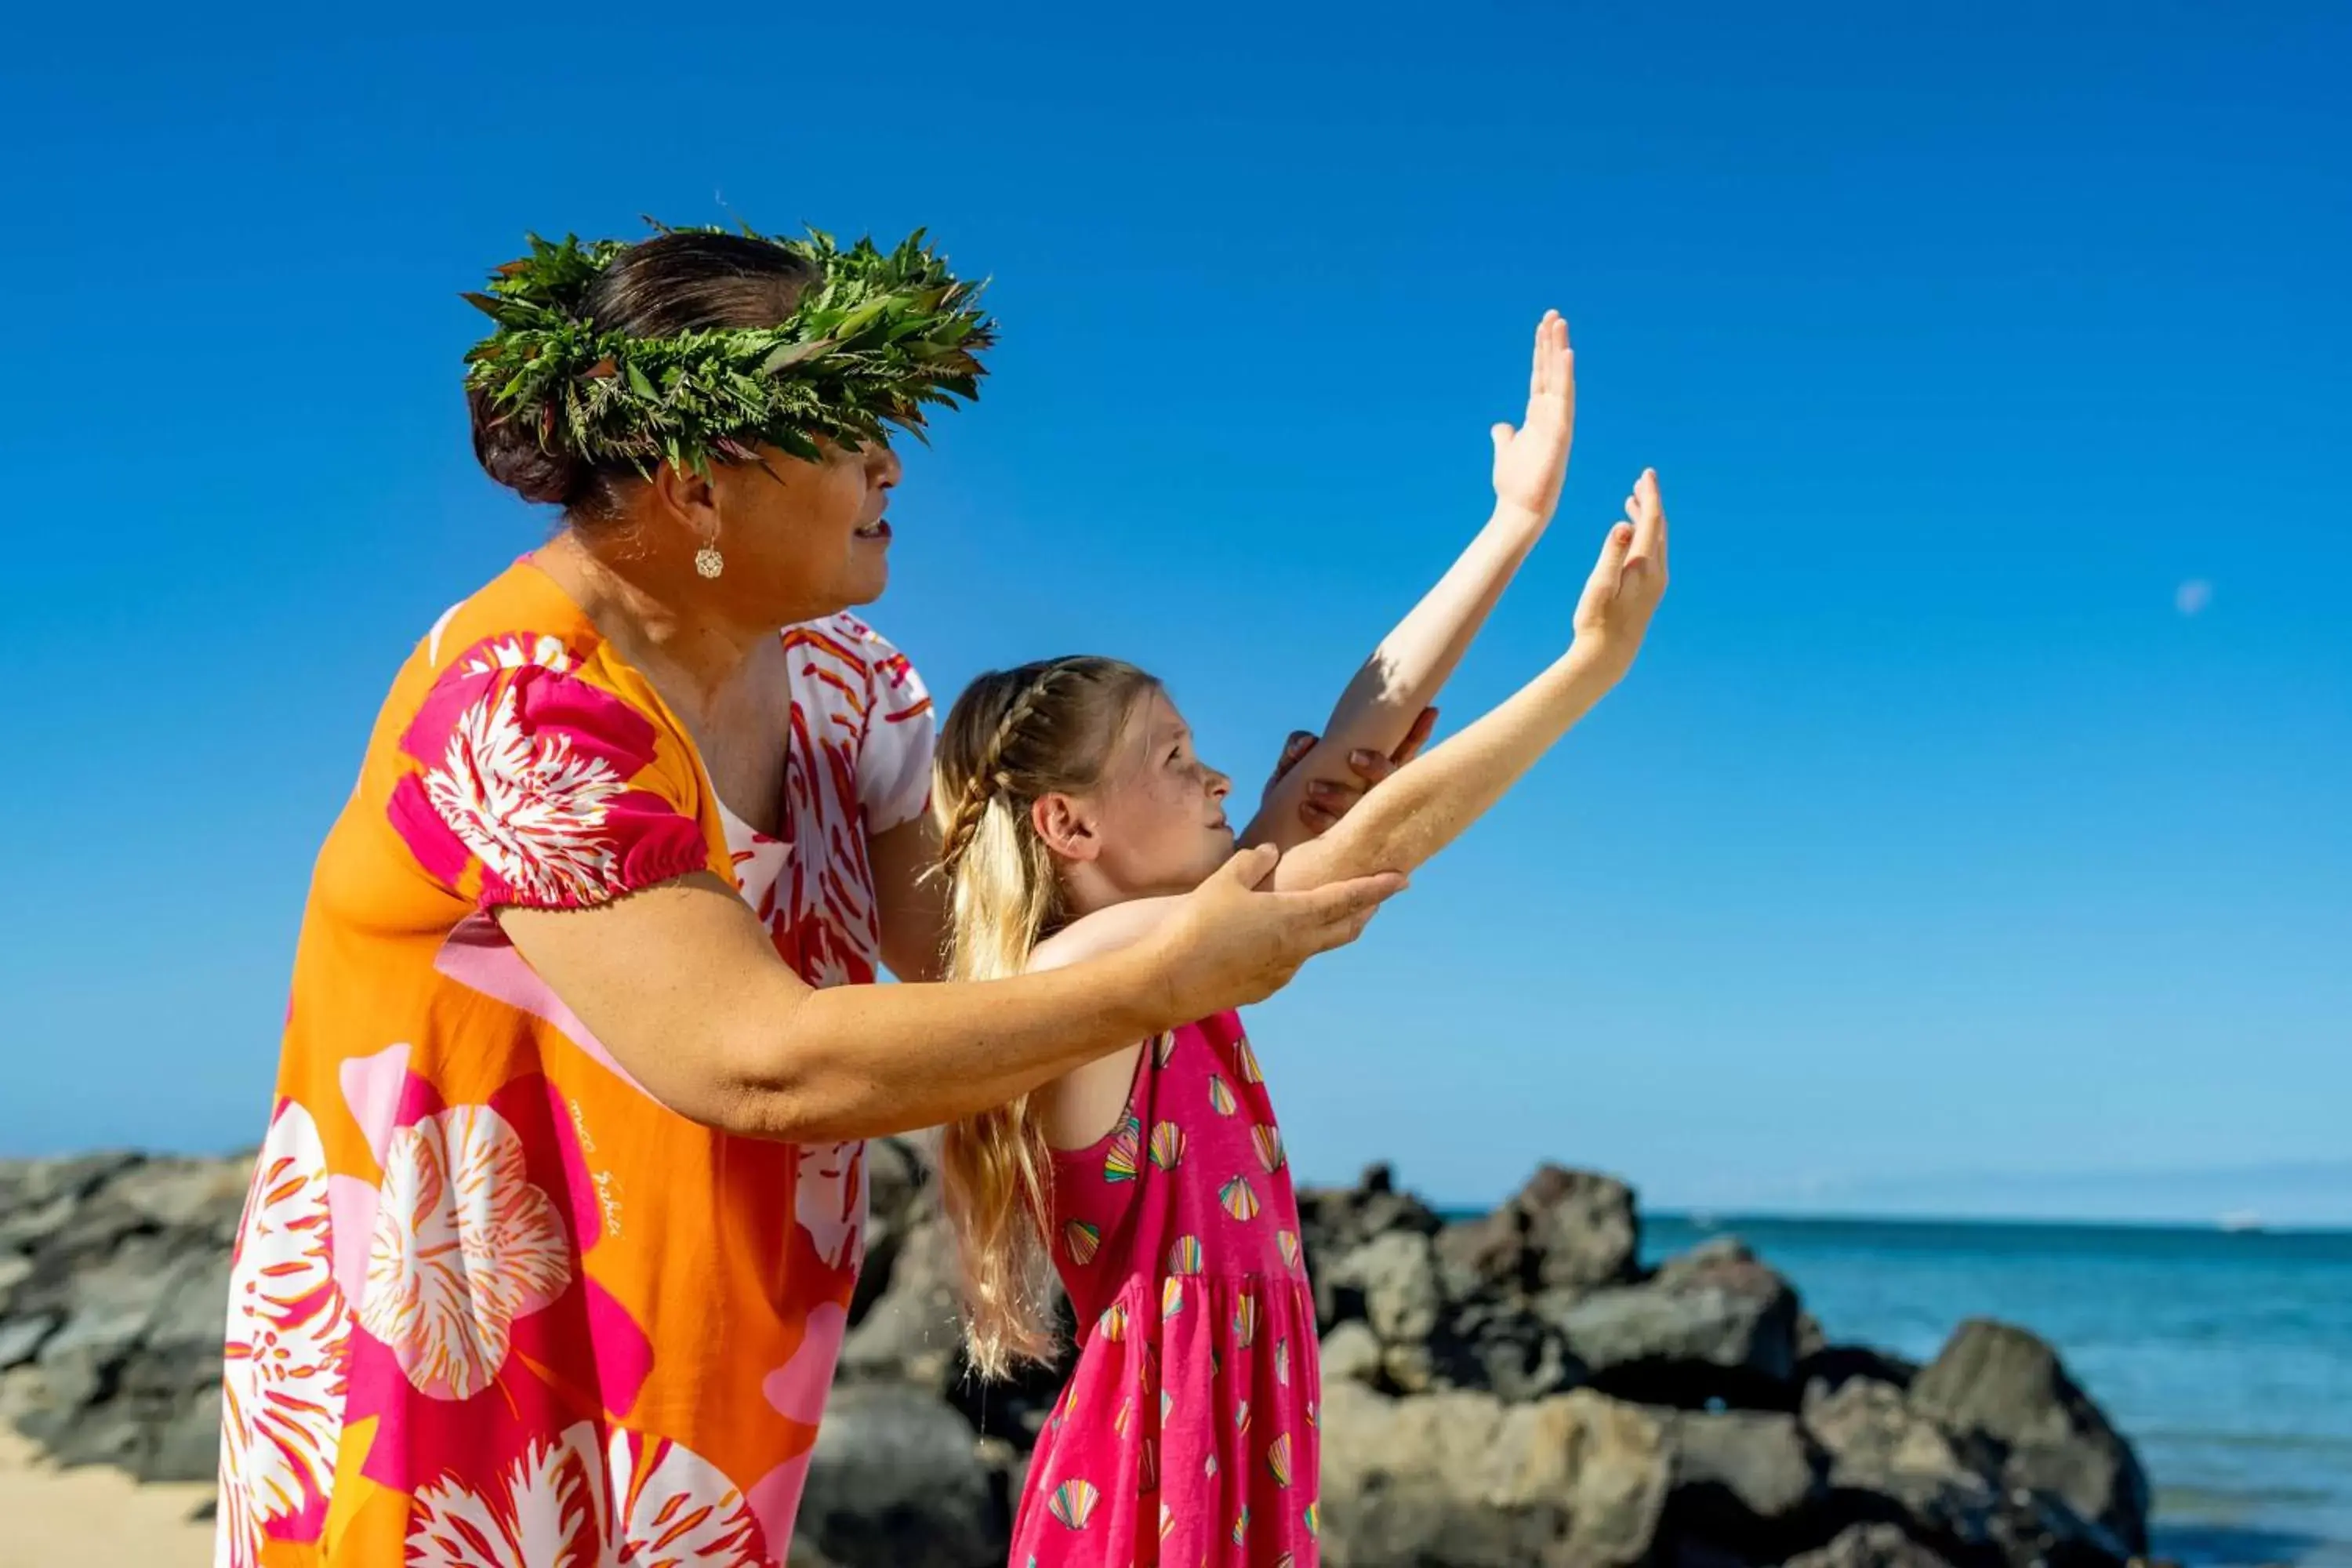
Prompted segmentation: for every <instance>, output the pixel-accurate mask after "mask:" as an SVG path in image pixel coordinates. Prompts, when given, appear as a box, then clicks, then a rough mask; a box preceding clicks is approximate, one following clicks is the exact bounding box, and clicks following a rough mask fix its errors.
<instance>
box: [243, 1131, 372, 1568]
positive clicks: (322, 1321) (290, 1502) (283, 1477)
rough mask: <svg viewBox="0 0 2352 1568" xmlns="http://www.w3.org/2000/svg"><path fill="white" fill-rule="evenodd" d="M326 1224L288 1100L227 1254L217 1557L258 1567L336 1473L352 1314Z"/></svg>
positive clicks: (317, 1156) (322, 1176)
mask: <svg viewBox="0 0 2352 1568" xmlns="http://www.w3.org/2000/svg"><path fill="white" fill-rule="evenodd" d="M330 1225H331V1221H330V1218H329V1211H328V1204H327V1156H326V1150H325V1147H324V1146H323V1145H322V1144H321V1143H320V1141H319V1129H318V1124H317V1123H316V1122H314V1121H312V1120H311V1119H310V1112H309V1111H308V1110H304V1109H303V1108H302V1107H301V1106H299V1105H298V1104H296V1103H295V1102H294V1101H292V1100H288V1101H287V1102H286V1104H285V1105H284V1106H283V1108H281V1109H280V1110H279V1111H278V1117H277V1120H276V1121H273V1122H272V1123H271V1124H270V1129H269V1136H268V1140H267V1141H266V1142H264V1143H263V1145H262V1149H261V1155H260V1158H259V1159H258V1160H257V1161H256V1162H255V1164H254V1172H253V1185H252V1187H251V1189H250V1191H249V1192H248V1193H247V1197H246V1205H245V1215H244V1219H243V1221H242V1222H241V1223H240V1225H239V1226H238V1228H237V1237H236V1251H235V1253H234V1254H233V1260H232V1262H231V1264H230V1272H229V1313H228V1340H227V1345H226V1352H225V1353H224V1358H223V1366H222V1376H221V1473H220V1507H219V1523H218V1525H217V1526H216V1528H215V1563H218V1564H221V1565H222V1568H252V1565H253V1564H254V1563H257V1561H258V1560H259V1558H260V1555H261V1545H262V1542H263V1539H264V1538H265V1536H267V1535H268V1534H270V1533H272V1532H274V1531H277V1530H278V1527H281V1526H285V1525H288V1524H289V1522H291V1521H297V1520H299V1519H301V1518H303V1517H304V1516H306V1515H312V1514H313V1512H314V1509H316V1508H322V1507H323V1504H324V1500H325V1498H326V1495H327V1489H328V1487H329V1485H330V1483H331V1480H332V1479H333V1476H334V1468H335V1447H336V1444H337V1442H338V1440H339V1439H340V1438H341V1435H342V1426H343V1394H344V1390H345V1374H346V1372H347V1370H348V1368H349V1366H350V1361H351V1331H352V1314H351V1308H350V1306H349V1304H348V1303H347V1302H345V1300H343V1294H342V1292H341V1290H340V1289H337V1288H336V1284H335V1268H334V1247H333V1245H332V1237H331V1231H330ZM316 1528H317V1526H316V1522H315V1519H314V1520H313V1522H312V1523H311V1525H310V1529H311V1531H313V1532H315V1531H316Z"/></svg>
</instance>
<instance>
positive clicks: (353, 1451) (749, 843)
mask: <svg viewBox="0 0 2352 1568" xmlns="http://www.w3.org/2000/svg"><path fill="white" fill-rule="evenodd" d="M784 637H785V641H786V644H787V647H788V649H789V651H790V653H791V665H792V673H791V680H792V686H793V690H792V697H793V703H792V725H793V734H792V740H791V746H790V758H789V761H788V763H787V777H786V780H785V789H784V802H785V805H784V822H783V829H784V831H783V836H782V837H781V838H778V839H771V838H768V837H765V836H763V835H760V834H756V833H754V832H752V831H751V829H749V828H748V827H746V826H744V825H743V824H742V823H741V822H740V821H737V820H736V819H735V818H734V817H733V816H731V814H730V813H729V812H728V811H727V809H726V808H725V806H724V805H721V804H720V802H719V800H718V798H717V797H716V796H715V795H713V793H712V791H711V788H710V785H709V781H708V779H707V778H706V776H705V775H704V773H703V772H702V769H701V765H700V763H699V762H698V759H697V757H696V754H695V751H694V748H693V745H692V743H691V742H689V741H688V738H687V736H686V733H685V731H684V730H683V729H682V727H681V726H680V725H679V723H678V722H677V719H676V718H675V717H674V716H673V715H672V714H671V713H670V712H669V711H668V710H667V709H666V708H665V707H664V705H663V703H662V700H661V699H660V698H659V697H658V696H656V694H655V692H654V690H653V689H652V688H651V687H650V686H648V685H647V684H646V681H645V680H644V679H643V678H642V677H641V676H639V675H638V674H637V673H636V672H635V670H634V669H632V668H629V667H628V666H627V665H625V663H623V662H622V661H621V660H620V658H618V656H617V655H616V654H615V653H614V651H613V649H612V648H611V647H609V646H608V645H606V644H605V643H604V640H603V639H602V638H601V637H599V636H598V634H597V632H596V630H595V628H594V626H593V625H592V624H591V623H590V622H589V621H588V619H587V617H586V616H584V615H583V614H582V612H581V611H580V609H579V608H578V607H577V606H576V605H573V604H572V601H571V600H570V599H569V598H567V597H566V596H565V595H564V594H563V593H562V590H561V589H559V588H558V587H557V586H556V584H554V582H553V581H552V580H551V579H550V578H549V577H547V576H546V575H545V574H543V573H541V572H540V571H539V570H538V569H537V568H536V567H534V566H531V565H530V564H529V563H518V564H517V565H516V566H514V567H513V568H511V569H510V570H509V571H508V572H507V573H505V574H503V575H501V576H500V577H499V578H498V579H497V580H496V581H495V582H493V583H491V584H489V585H488V587H486V588H485V589H483V590H482V592H480V593H478V594H477V595H475V596H474V597H472V598H471V599H469V600H467V601H466V602H465V603H464V604H462V605H458V606H457V608H455V609H453V610H451V611H450V612H449V613H448V614H447V615H446V616H444V617H443V618H442V620H441V622H440V624H439V625H437V626H435V627H434V628H433V630H432V632H431V633H430V635H429V636H428V637H426V638H425V641H424V642H423V643H422V644H421V645H420V646H419V647H417V649H416V651H415V654H414V655H413V656H412V657H411V658H410V659H409V661H408V663H407V665H406V666H405V667H404V668H403V669H402V670H401V672H400V675H399V677H398V679H396V680H395V681H394V685H393V689H392V694H391V697H390V698H389V700H387V701H386V703H385V705H384V708H383V712H382V714H381V716H380V717H379V719H378V721H377V724H376V728H375V732H374V735H373V738H372V740H371V742H370V743H369V747H368V753H367V759H366V762H365V763H364V765H363V766H362V770H361V773H360V777H359V781H358V784H357V787H356V789H355V790H354V791H353V793H352V796H351V799H350V801H349V802H348V803H347V805H345V807H344V809H343V813H342V816H341V818H340V819H339V820H338V821H337V822H336V824H335V826H334V828H333V831H332V832H331V834H330V835H329V837H328V839H327V842H326V846H325V847H324V849H323V850H322V851H321V852H320V858H319V863H318V868H317V871H316V874H315V877H314V879H313V881H312V884H311V890H310V902H309V907H308V909H307V910H306V911H305V915H304V919H303V924H302V935H301V942H300V947H299V952H298V955H297V957H296V961H295V972H294V984H293V995H292V1001H291V1005H290V1006H289V1013H288V1017H287V1024H286V1035H285V1046H284V1051H283V1055H282V1057H281V1058H280V1063H279V1068H278V1096H277V1102H276V1108H275V1111H274V1114H273V1116H272V1120H271V1121H270V1126H269V1131H268V1139H267V1142H265V1144H264V1145H263V1148H262V1152H261V1156H260V1159H259V1162H258V1163H257V1168H256V1171H255V1175H254V1180H253V1187H252V1191H251V1194H250V1196H249V1197H248V1199H247V1205H246V1211H245V1217H244V1222H243V1225H242V1226H241V1229H240V1232H239V1235H238V1237H237V1243H236V1261H235V1265H234V1270H233V1274H232V1278H231V1282H230V1296H231V1300H230V1305H229V1320H228V1340H227V1349H226V1373H225V1379H224V1387H223V1393H222V1416H223V1420H222V1449H221V1498H220V1515H219V1519H220V1523H219V1533H218V1543H217V1549H216V1556H215V1562H216V1564H217V1565H218V1568H245V1565H247V1564H279V1563H290V1564H320V1565H346V1568H349V1565H373V1564H385V1565H393V1564H400V1565H403V1568H457V1565H463V1568H525V1565H537V1564H541V1563H546V1564H558V1563H561V1564H573V1563H577V1564H583V1565H587V1564H604V1563H647V1564H651V1563H674V1564H680V1565H683V1564H689V1563H691V1564H728V1565H743V1568H752V1565H766V1564H781V1563H782V1562H783V1561H784V1557H785V1554H786V1548H787V1546H788V1543H789V1542H790V1539H791V1534H792V1525H793V1512H794V1510H796V1508H797V1507H798V1504H799V1501H800V1493H801V1487H802V1482H803V1478H804V1476H805V1473H806V1470H807V1466H808V1461H809V1454H810V1448H811V1446H812V1445H813V1443H814V1441H815V1437H816V1428H817V1422H818V1420H819V1418H820V1416H821V1415H823V1412H824V1397H825V1391H826V1388H827V1386H828V1384H830V1383H831V1380H832V1375H833V1368H834V1362H835V1355H836V1353H837V1352H838V1351H839V1349H840V1345H841V1340H842V1335H843V1331H844V1328H845V1320H846V1312H847V1307H848V1302H849V1299H850V1292H851V1289H852V1287H853V1285H854V1284H855V1282H856V1273H857V1268H858V1263H859V1260H860V1258H861V1257H862V1255H863V1249H864V1237H863V1230H864V1221H865V1214H866V1171H865V1159H864V1155H865V1150H864V1145H862V1144H859V1143H844V1144H832V1145H825V1146H822V1147H803V1146H795V1145H790V1144H782V1143H772V1142H761V1141H758V1140H753V1139H746V1138H740V1137H735V1136H731V1135H730V1134H727V1133H724V1132H719V1131H713V1130H711V1129H709V1128H707V1127H702V1126H698V1125H697V1124H696V1123H694V1122H691V1121H688V1120H686V1119H685V1118H684V1117H681V1116H678V1115H677V1114H675V1113H673V1112H671V1111H669V1110H666V1109H665V1108H663V1107H662V1106H660V1105H659V1104H656V1102H655V1101H654V1100H652V1099H651V1098H650V1097H649V1096H647V1095H646V1093H645V1092H644V1091H643V1090H642V1089H639V1088H638V1087H637V1085H636V1084H635V1082H633V1081H632V1080H631V1079H630V1077H629V1075H628V1074H627V1073H626V1072H625V1071H624V1070H623V1069H622V1068H621V1067H620V1066H619V1065H618V1064H617V1063H616V1062H615V1061H614V1059H613V1058H612V1057H611V1056H610V1055H609V1054H608V1053H607V1052H606V1051H605V1050H604V1048H603V1047H601V1046H599V1045H598V1044H597V1042H596V1040H595V1039H594V1037H593V1036H591V1035H590V1034H589V1033H588V1031H587V1030H586V1029H585V1028H583V1026H582V1025H581V1023H580V1021H579V1019H577V1018H576V1017H574V1016H572V1013H571V1011H570V1010H569V1009H568V1008H566V1007H565V1006H564V1005H563V1004H562V1002H561V1001H560V1000H558V999H557V998H556V997H555V996H554V995H553V994H551V992H550V991H549V990H548V989H547V988H546V986H545V985H544V984H541V982H540V981H539V979H538V977H537V976H536V975H535V974H534V973H532V972H531V971H530V968H529V967H528V966H526V965H525V964H524V963H523V962H522V960H521V959H520V956H519V955H518V954H517V953H516V952H514V950H513V949H512V948H511V947H510V946H509V945H508V943H507V942H506V941H505V940H504V938H503V937H502V936H501V934H500V932H499V926H498V924H497V922H496V921H495V920H494V919H493V918H492V916H491V913H490V911H492V910H495V909H497V908H499V907H501V906H504V905H509V904H511V905H518V906H523V907H530V908H547V909H575V908H583V907H588V906H592V905H595V904H598V903H602V902H604V901H606V900H612V899H615V898H618V897H621V896H622V895H624V894H626V893H629V892H631V891H634V890H635V889H642V888H645V887H647V886H650V885H652V884H654V883H656V882H661V881H665V880H668V879H673V878H676V877H679V876H682V875H685V874H688V873H691V872H695V871H699V870H706V869H707V870H709V871H711V872H713V873H715V874H718V875H720V876H723V877H727V878H729V879H730V880H732V881H734V882H735V884H736V885H737V886H738V887H740V889H742V890H743V893H744V896H745V897H746V898H747V899H748V900H750V901H751V903H752V905H753V906H754V907H755V908H756V909H757V910H759V911H760V913H761V917H762V919H763V920H765V921H767V923H768V925H769V927H770V929H771V931H772V932H773V935H774V939H775V942H776V946H777V949H778V951H779V952H782V955H783V956H784V958H785V959H786V961H787V962H789V963H792V964H793V966H794V967H795V968H796V969H797V970H798V971H799V972H800V973H801V974H802V975H803V976H804V977H805V978H806V979H807V980H808V981H809V982H810V983H811V984H847V983H856V982H863V981H871V980H873V979H874V978H875V974H876V967H877V960H878V953H879V945H880V944H879V923H878V920H877V911H876V907H875V894H874V887H873V879H872V875H871V871H870V868H869V865H868V860H867V847H866V846H867V838H868V836H869V835H872V834H876V833H880V832H882V831H885V830H887V829H888V828H890V827H893V826H898V825H899V824H901V823H904V822H907V821H909V820H911V819H913V818H914V817H916V816H918V815H919V813H920V812H921V810H922V809H923V806H924V803H925V793H926V790H927V788H928V784H929V773H930V752H931V739H932V716H931V712H930V704H929V699H928V698H927V696H926V694H925V692H924V690H923V688H922V685H921V683H920V682H919V680H918V679H917V678H916V676H915V674H914V672H913V670H912V669H911V668H909V667H908V663H907V661H906V659H905V658H903V657H901V656H900V655H899V654H898V652H897V651H896V650H895V649H893V648H892V647H890V645H889V644H887V642H885V641H884V640H883V639H882V638H881V637H878V636H877V635H876V634H875V633H874V632H873V631H871V630H870V629H868V628H867V627H866V626H865V625H863V624H862V623H861V622H859V621H858V620H856V618H854V617H852V616H834V617H831V618H829V619H827V620H824V621H822V622H815V623H811V624H809V625H806V626H797V627H793V628H792V629H790V630H789V631H787V632H786V633H785V634H784Z"/></svg>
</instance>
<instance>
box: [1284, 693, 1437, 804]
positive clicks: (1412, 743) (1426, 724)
mask: <svg viewBox="0 0 2352 1568" xmlns="http://www.w3.org/2000/svg"><path fill="white" fill-rule="evenodd" d="M1436 728H1437V710H1436V709H1434V708H1424V709H1423V710H1421V717H1420V718H1418V719H1416V720H1414V721H1413V722H1412V730H1411V731H1408V732H1407V733H1406V735H1405V738H1404V742H1403V743H1402V744H1401V745H1399V746H1398V747H1397V749H1396V750H1395V751H1394V752H1391V754H1390V755H1388V756H1385V757H1384V756H1382V755H1381V754H1380V753H1379V752H1353V753H1351V754H1350V755H1349V758H1348V771H1349V772H1350V773H1354V774H1355V775H1356V776H1357V777H1358V778H1360V779H1361V780H1363V781H1364V782H1363V783H1362V784H1338V783H1333V782H1331V781H1329V780H1327V779H1317V780H1315V781H1313V782H1312V783H1310V784H1308V785H1307V793H1306V795H1303V796H1302V797H1300V799H1299V802H1298V820H1299V821H1301V822H1303V823H1305V824H1306V825H1307V832H1309V833H1322V832H1324V831H1326V830H1328V828H1329V827H1330V826H1331V825H1332V824H1333V823H1335V822H1337V821H1339V819H1340V818H1341V817H1343V816H1347V815H1348V813H1349V810H1350V809H1352V808H1353V807H1354V805H1355V804H1356V803H1357V802H1358V801H1360V800H1361V799H1363V798H1364V792H1365V791H1366V790H1368V789H1370V788H1371V787H1372V786H1373V785H1374V784H1379V783H1380V782H1381V780H1382V779H1385V778H1387V777H1388V776H1389V775H1390V774H1391V773H1394V772H1396V771H1397V769H1399V768H1401V767H1402V766H1404V765H1405V763H1409V762H1411V761H1412V759H1413V756H1414V754H1415V753H1417V752H1419V751H1420V750H1421V749H1422V747H1423V746H1424V745H1427V744H1428V743H1429V737H1430V733H1431V731H1434V730H1435V729H1436ZM1318 738H1319V737H1318V736H1317V735H1315V734H1314V733H1313V732H1312V731H1306V730H1294V731H1291V735H1290V739H1289V740H1287V741H1286V742H1283V745H1282V757H1281V759H1280V760H1279V761H1278V762H1276V763H1275V764H1274V776H1273V777H1272V778H1270V779H1268V780H1266V781H1265V792H1264V794H1265V795H1271V794H1273V793H1274V786H1275V785H1276V784H1280V783H1281V782H1282V780H1283V776H1284V775H1285V774H1286V773H1289V772H1290V770H1291V769H1293V768H1295V767H1297V765H1298V764H1299V763H1300V761H1301V760H1303V759H1304V758H1305V757H1306V755H1307V752H1311V751H1313V750H1314V749H1315V745H1316V742H1317V741H1318ZM1261 798H1263V796H1261Z"/></svg>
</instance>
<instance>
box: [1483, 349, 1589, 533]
mask: <svg viewBox="0 0 2352 1568" xmlns="http://www.w3.org/2000/svg"><path fill="white" fill-rule="evenodd" d="M1493 434H1494V437H1495V503H1496V506H1497V507H1507V508H1509V509H1511V510H1515V511H1520V512H1524V513H1526V514H1527V515H1528V516H1529V517H1531V518H1534V519H1537V520H1538V521H1550V518H1551V514H1552V509H1553V508H1554V507H1557V506H1558V505H1559V485H1560V480H1561V479H1562V478H1563V477H1565V476H1566V474H1567V473H1568V448H1569V443H1570V439H1571V438H1572V437H1574V436H1575V434H1576V354H1575V352H1574V351H1573V350H1571V349H1570V347H1569V346H1568V323H1567V322H1566V321H1562V320H1560V315H1559V311H1557V310H1547V311H1545V312H1544V319H1543V320H1542V321H1540V322H1538V324H1537V326H1536V348H1535V365H1534V368H1533V369H1532V370H1531V371H1530V372H1529V373H1528V416H1527V418H1526V419H1525V420H1524V421H1523V422H1522V423H1521V424H1520V426H1519V427H1518V428H1517V430H1514V429H1512V428H1511V427H1510V426H1508V425H1497V426H1495V428H1494V431H1493Z"/></svg>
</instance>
